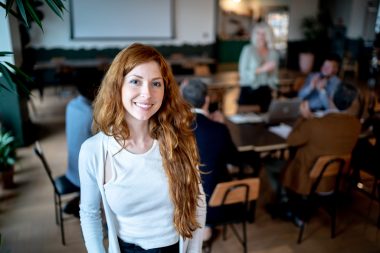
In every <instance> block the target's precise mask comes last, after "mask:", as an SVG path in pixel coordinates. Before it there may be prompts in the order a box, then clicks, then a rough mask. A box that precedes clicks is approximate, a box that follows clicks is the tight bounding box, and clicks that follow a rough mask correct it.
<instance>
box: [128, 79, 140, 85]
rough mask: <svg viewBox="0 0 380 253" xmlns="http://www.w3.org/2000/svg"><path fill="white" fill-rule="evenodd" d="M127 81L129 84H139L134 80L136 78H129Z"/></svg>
mask: <svg viewBox="0 0 380 253" xmlns="http://www.w3.org/2000/svg"><path fill="white" fill-rule="evenodd" d="M129 83H130V84H133V85H138V84H139V81H138V80H136V79H131V80H129Z"/></svg>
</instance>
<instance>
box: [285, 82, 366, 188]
mask: <svg viewBox="0 0 380 253" xmlns="http://www.w3.org/2000/svg"><path fill="white" fill-rule="evenodd" d="M357 95H358V91H357V89H356V88H355V87H354V86H353V85H351V84H346V83H342V84H341V85H339V87H338V89H337V90H336V92H335V94H334V97H333V103H334V105H335V107H336V109H331V110H330V111H329V112H328V113H326V114H325V115H324V116H323V117H313V116H312V115H310V114H309V113H308V112H307V113H305V110H304V109H303V106H301V115H302V117H301V119H300V120H299V121H298V122H297V123H296V124H295V126H294V127H293V130H292V132H291V133H290V134H289V136H288V139H287V143H288V145H289V146H291V147H296V148H297V149H296V153H295V156H294V158H293V159H292V160H291V161H290V163H289V165H288V166H287V167H286V168H285V170H284V174H283V181H282V182H283V186H284V187H285V188H288V189H291V190H292V191H294V192H295V193H298V194H301V195H307V194H309V191H310V187H311V181H310V180H309V171H310V169H311V167H312V165H313V163H314V162H315V161H316V159H317V158H318V157H319V156H321V155H328V154H348V153H351V151H352V150H353V148H354V146H355V144H356V141H357V139H358V137H359V134H360V128H361V125H360V122H359V120H358V119H357V118H356V117H355V116H353V115H351V114H349V113H348V111H350V110H349V109H350V107H351V106H352V104H353V102H354V100H355V99H356V98H357Z"/></svg>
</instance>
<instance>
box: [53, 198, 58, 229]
mask: <svg viewBox="0 0 380 253" xmlns="http://www.w3.org/2000/svg"><path fill="white" fill-rule="evenodd" d="M54 212H55V224H57V225H58V224H59V217H58V216H59V214H58V213H59V205H58V195H57V194H56V193H54Z"/></svg>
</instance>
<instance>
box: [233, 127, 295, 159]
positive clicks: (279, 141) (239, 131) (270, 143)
mask: <svg viewBox="0 0 380 253" xmlns="http://www.w3.org/2000/svg"><path fill="white" fill-rule="evenodd" d="M226 125H227V127H228V128H229V130H230V133H231V137H232V140H233V141H234V143H235V145H236V146H237V148H238V150H239V151H255V152H258V153H261V152H270V151H277V150H284V149H287V148H288V145H287V144H286V140H285V139H284V138H282V137H280V136H278V135H276V134H274V133H272V132H270V131H269V130H268V127H267V126H266V125H265V124H264V123H242V124H236V123H233V122H231V121H229V120H226Z"/></svg>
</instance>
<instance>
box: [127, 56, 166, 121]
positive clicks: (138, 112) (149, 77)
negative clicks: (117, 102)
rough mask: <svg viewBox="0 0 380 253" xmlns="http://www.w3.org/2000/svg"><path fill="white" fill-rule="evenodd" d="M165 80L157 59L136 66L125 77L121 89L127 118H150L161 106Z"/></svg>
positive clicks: (129, 119)
mask: <svg viewBox="0 0 380 253" xmlns="http://www.w3.org/2000/svg"><path fill="white" fill-rule="evenodd" d="M164 91H165V87H164V80H163V78H162V75H161V71H160V66H159V65H158V63H157V62H155V61H150V62H146V63H142V64H140V65H137V66H136V67H134V68H133V69H132V70H131V71H130V72H129V73H128V74H127V75H126V76H125V77H124V83H123V87H122V90H121V95H122V102H123V106H124V108H125V110H126V112H127V113H126V120H127V121H128V122H131V121H133V120H140V121H146V120H149V119H150V117H152V116H153V115H154V114H155V113H156V112H157V111H158V110H159V109H160V107H161V104H162V101H163V98H164Z"/></svg>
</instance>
